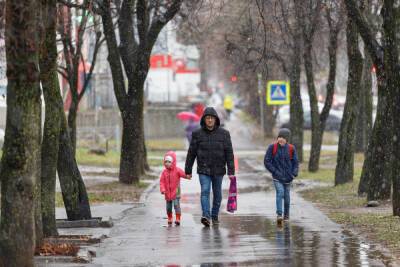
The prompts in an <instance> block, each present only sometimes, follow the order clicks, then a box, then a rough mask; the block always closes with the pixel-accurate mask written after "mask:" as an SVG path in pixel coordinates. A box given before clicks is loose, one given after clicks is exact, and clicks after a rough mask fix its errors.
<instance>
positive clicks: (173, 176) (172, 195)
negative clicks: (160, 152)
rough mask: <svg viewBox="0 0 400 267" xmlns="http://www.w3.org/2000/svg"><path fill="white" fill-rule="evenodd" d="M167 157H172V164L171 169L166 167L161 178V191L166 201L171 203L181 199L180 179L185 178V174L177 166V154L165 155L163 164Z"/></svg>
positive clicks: (168, 153)
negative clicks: (178, 198)
mask: <svg viewBox="0 0 400 267" xmlns="http://www.w3.org/2000/svg"><path fill="white" fill-rule="evenodd" d="M167 156H170V157H172V164H171V168H169V169H168V168H167V167H165V165H164V170H163V171H162V173H161V177H160V191H161V193H164V196H165V200H167V201H171V200H174V199H176V198H177V197H180V179H181V177H185V172H184V171H183V170H182V169H181V168H179V167H177V166H176V154H175V152H173V151H168V152H167V153H166V154H165V155H164V159H163V164H164V162H165V158H166V157H167Z"/></svg>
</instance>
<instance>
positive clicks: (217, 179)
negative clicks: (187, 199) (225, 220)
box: [199, 174, 224, 219]
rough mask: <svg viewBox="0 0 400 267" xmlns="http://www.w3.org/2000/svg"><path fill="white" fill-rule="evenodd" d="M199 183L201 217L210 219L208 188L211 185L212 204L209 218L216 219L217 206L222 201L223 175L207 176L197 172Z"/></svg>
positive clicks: (218, 206) (219, 205)
mask: <svg viewBox="0 0 400 267" xmlns="http://www.w3.org/2000/svg"><path fill="white" fill-rule="evenodd" d="M199 177H200V185H201V209H202V210H203V214H202V216H203V217H206V218H208V219H210V189H211V185H212V191H213V206H212V210H211V218H214V219H218V213H219V208H220V207H221V201H222V188H221V187H222V179H223V177H224V176H208V175H204V174H199Z"/></svg>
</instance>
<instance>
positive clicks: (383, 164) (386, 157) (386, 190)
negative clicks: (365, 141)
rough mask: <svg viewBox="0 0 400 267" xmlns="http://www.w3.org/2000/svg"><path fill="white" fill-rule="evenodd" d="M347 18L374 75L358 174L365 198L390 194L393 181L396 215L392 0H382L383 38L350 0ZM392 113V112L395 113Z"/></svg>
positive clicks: (398, 170)
mask: <svg viewBox="0 0 400 267" xmlns="http://www.w3.org/2000/svg"><path fill="white" fill-rule="evenodd" d="M345 3H346V7H347V12H348V15H349V17H352V18H354V21H355V22H356V24H357V27H358V30H359V33H360V35H361V37H362V39H363V41H364V43H365V45H366V46H367V49H368V52H369V54H370V56H371V58H372V61H373V62H374V65H375V67H376V71H377V77H378V107H377V115H376V120H375V123H374V128H373V131H372V135H371V138H370V141H369V145H368V150H367V155H366V156H367V157H366V159H365V161H364V166H363V171H362V176H364V175H368V178H367V180H368V195H367V198H368V199H369V200H376V199H384V198H388V197H389V196H390V187H391V186H390V181H392V183H393V196H392V199H393V215H396V216H399V215H400V181H399V177H400V151H399V149H400V142H398V129H400V118H399V116H397V114H399V112H400V106H399V103H400V94H399V93H400V92H399V88H400V71H399V66H400V65H399V63H400V62H399V54H398V47H399V43H398V38H397V36H396V34H397V32H398V21H397V16H396V14H398V13H397V12H398V11H399V10H398V5H397V3H396V1H393V0H385V1H384V3H383V7H382V11H381V13H382V18H383V40H382V43H380V42H378V40H377V38H376V37H375V36H374V35H373V31H372V28H371V26H370V25H369V24H368V23H367V21H366V20H365V18H364V17H363V16H362V14H361V12H360V10H359V8H358V6H357V4H356V2H355V1H354V0H346V1H345ZM395 114H396V115H395Z"/></svg>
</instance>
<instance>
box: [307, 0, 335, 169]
mask: <svg viewBox="0 0 400 267" xmlns="http://www.w3.org/2000/svg"><path fill="white" fill-rule="evenodd" d="M319 3H321V2H319ZM329 21H330V18H328V22H329ZM339 30H340V27H339V26H338V25H336V26H334V25H332V21H330V23H329V44H328V54H329V74H328V82H327V85H326V99H325V104H324V107H323V109H322V111H321V114H320V113H319V109H318V99H317V93H316V89H315V83H314V71H313V62H312V45H313V43H312V42H313V41H312V38H308V39H307V38H306V37H307V36H304V34H303V39H304V53H303V56H304V68H305V72H306V79H307V87H308V94H309V97H310V107H311V152H310V161H309V163H308V170H309V171H310V172H316V171H318V169H319V159H320V154H321V146H322V139H323V134H324V131H325V125H326V120H327V119H328V117H329V111H330V109H331V107H332V102H333V95H334V93H335V81H336V62H337V58H336V52H337V43H338V34H339Z"/></svg>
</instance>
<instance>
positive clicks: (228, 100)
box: [224, 95, 233, 121]
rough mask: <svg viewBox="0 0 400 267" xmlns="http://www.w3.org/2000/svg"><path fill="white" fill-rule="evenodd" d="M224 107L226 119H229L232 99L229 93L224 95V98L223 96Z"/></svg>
mask: <svg viewBox="0 0 400 267" xmlns="http://www.w3.org/2000/svg"><path fill="white" fill-rule="evenodd" d="M224 109H225V111H226V113H227V117H226V120H228V121H229V120H230V118H231V113H232V110H233V99H232V96H230V95H226V96H225V98H224Z"/></svg>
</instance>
